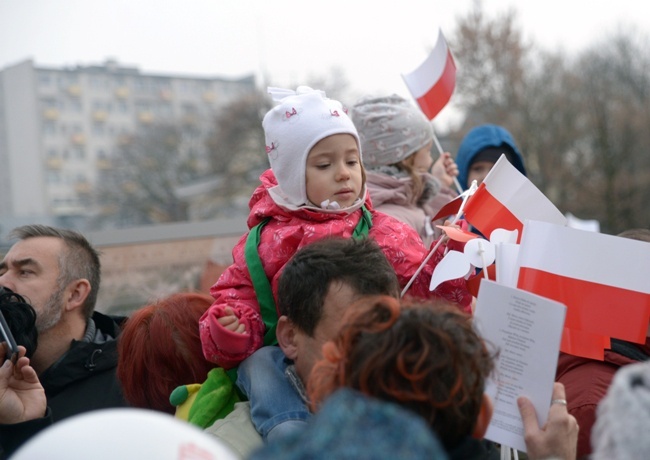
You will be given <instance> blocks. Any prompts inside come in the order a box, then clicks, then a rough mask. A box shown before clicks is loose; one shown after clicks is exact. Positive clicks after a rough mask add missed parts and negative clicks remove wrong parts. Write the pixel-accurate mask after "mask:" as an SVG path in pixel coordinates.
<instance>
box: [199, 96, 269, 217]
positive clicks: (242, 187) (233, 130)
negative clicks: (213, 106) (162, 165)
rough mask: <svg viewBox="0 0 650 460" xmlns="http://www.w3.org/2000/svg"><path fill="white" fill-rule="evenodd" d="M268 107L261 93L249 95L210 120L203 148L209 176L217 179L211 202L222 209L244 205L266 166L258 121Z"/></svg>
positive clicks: (267, 162) (266, 161)
mask: <svg viewBox="0 0 650 460" xmlns="http://www.w3.org/2000/svg"><path fill="white" fill-rule="evenodd" d="M270 107H271V100H270V98H269V97H268V96H267V95H266V94H265V93H262V92H259V93H254V94H249V95H246V96H243V97H242V98H240V99H237V100H235V101H234V102H233V103H232V104H230V105H229V106H227V107H225V108H224V109H223V110H222V111H221V113H220V114H219V115H218V116H217V117H216V119H215V121H214V126H215V129H214V131H213V134H212V136H210V138H209V139H208V142H207V147H208V150H209V152H210V154H209V159H210V164H211V169H212V173H213V174H214V175H215V177H217V178H219V179H220V181H219V186H218V188H217V190H216V191H215V199H216V200H217V201H218V202H219V203H220V207H221V208H223V209H226V208H229V207H230V205H232V203H233V202H234V201H238V200H239V201H242V200H245V201H246V202H247V201H248V198H249V197H250V195H251V193H252V191H253V190H254V188H255V186H256V185H257V183H258V180H257V179H258V177H259V175H260V174H261V173H262V172H263V171H264V170H265V169H267V168H268V167H269V161H268V158H267V156H266V150H265V143H264V131H263V129H262V118H263V117H264V114H265V113H266V112H267V110H268V109H269V108H270Z"/></svg>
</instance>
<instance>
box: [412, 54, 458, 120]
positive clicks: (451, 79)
mask: <svg viewBox="0 0 650 460" xmlns="http://www.w3.org/2000/svg"><path fill="white" fill-rule="evenodd" d="M455 87H456V64H455V63H454V58H453V57H452V55H451V51H450V50H447V61H446V62H445V69H444V70H443V71H442V75H440V78H439V79H438V81H436V83H435V84H434V85H433V86H432V87H431V89H430V90H429V91H427V92H426V93H425V94H424V95H423V96H421V97H419V98H418V99H417V102H418V105H419V106H420V109H422V112H423V113H424V114H425V115H426V116H427V118H428V119H429V120H433V119H434V117H435V116H436V115H438V113H440V111H441V110H442V109H443V108H444V107H445V105H446V104H447V102H449V99H451V95H452V94H453V92H454V88H455Z"/></svg>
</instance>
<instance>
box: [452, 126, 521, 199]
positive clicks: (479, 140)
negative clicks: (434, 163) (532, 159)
mask: <svg viewBox="0 0 650 460" xmlns="http://www.w3.org/2000/svg"><path fill="white" fill-rule="evenodd" d="M502 145H507V146H508V147H510V149H512V152H513V153H514V155H513V157H512V165H513V166H514V167H515V168H517V169H518V170H519V172H521V173H522V174H523V175H526V168H525V167H524V158H523V157H522V156H521V152H519V149H518V148H517V145H516V144H515V140H514V139H513V138H512V135H511V134H510V133H509V132H508V130H506V129H505V128H502V127H501V126H497V125H491V124H485V125H480V126H476V127H474V128H472V129H471V130H470V131H469V132H468V133H467V134H466V135H465V137H464V138H463V140H462V141H461V143H460V147H459V148H458V154H457V155H456V164H457V165H458V171H459V173H458V181H459V182H460V185H461V186H462V187H463V189H467V188H468V187H467V176H468V174H469V167H470V165H471V164H472V160H473V159H474V157H475V156H476V155H477V154H478V153H479V152H481V151H482V150H484V149H486V148H488V147H501V146H502Z"/></svg>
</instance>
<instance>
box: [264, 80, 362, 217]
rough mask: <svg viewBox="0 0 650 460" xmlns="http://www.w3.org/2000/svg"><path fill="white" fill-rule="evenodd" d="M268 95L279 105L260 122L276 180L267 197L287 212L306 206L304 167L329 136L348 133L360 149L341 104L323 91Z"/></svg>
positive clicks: (306, 89) (283, 91)
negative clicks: (287, 209)
mask: <svg viewBox="0 0 650 460" xmlns="http://www.w3.org/2000/svg"><path fill="white" fill-rule="evenodd" d="M268 92H269V94H271V95H272V97H273V100H275V101H279V102H280V104H278V105H277V106H275V107H273V108H272V109H271V110H269V111H268V113H267V114H266V115H265V116H264V120H263V121H262V126H263V127H264V136H265V139H266V153H267V154H268V155H269V162H270V163H271V169H272V170H273V174H275V177H276V178H277V180H278V185H277V186H276V187H273V188H272V189H270V190H269V194H270V195H271V198H273V201H275V202H276V203H277V204H278V205H280V206H284V207H286V208H289V209H297V208H300V207H303V206H305V205H307V206H308V205H309V201H308V199H307V190H306V179H305V169H306V168H305V165H306V163H307V156H308V155H309V151H310V150H311V149H312V147H313V146H314V145H316V143H317V142H318V141H320V140H321V139H324V138H326V137H328V136H331V135H333V134H351V135H352V136H354V138H355V140H356V141H357V145H359V146H360V143H359V135H358V134H357V130H356V128H355V127H354V124H353V123H352V120H350V117H348V115H347V113H346V111H345V109H344V108H343V106H342V105H341V103H340V102H339V101H336V100H334V99H328V98H327V97H325V93H324V92H323V91H317V90H313V89H311V88H309V87H307V86H299V87H298V89H297V90H296V91H292V90H286V89H281V88H268ZM359 155H361V151H359ZM359 160H361V158H359ZM316 204H318V203H316Z"/></svg>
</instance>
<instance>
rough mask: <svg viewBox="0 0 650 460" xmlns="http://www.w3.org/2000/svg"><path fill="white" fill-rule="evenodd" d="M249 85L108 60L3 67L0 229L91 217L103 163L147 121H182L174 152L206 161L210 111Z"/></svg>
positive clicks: (249, 80)
mask: <svg viewBox="0 0 650 460" xmlns="http://www.w3.org/2000/svg"><path fill="white" fill-rule="evenodd" d="M253 91H255V79H254V76H253V75H250V76H245V77H242V78H239V79H225V78H216V77H199V76H181V75H162V74H153V73H144V72H141V71H140V70H139V69H138V68H137V67H130V66H123V65H120V64H118V62H116V61H114V60H107V61H106V62H105V63H103V64H102V65H88V66H81V65H79V66H75V67H44V66H38V65H36V64H35V63H34V62H33V61H32V60H25V61H23V62H20V63H18V64H15V65H12V66H9V67H6V68H4V69H2V70H0V226H10V225H12V224H13V223H18V222H20V221H25V220H29V221H30V222H35V221H38V222H43V223H50V224H55V225H70V224H71V223H72V222H75V221H76V220H83V219H84V218H86V217H88V216H91V215H92V214H93V213H94V212H95V211H96V209H93V204H92V200H90V196H91V195H92V192H93V190H94V188H95V186H96V185H97V183H98V178H99V176H100V174H101V173H102V170H105V169H106V168H110V167H111V161H110V160H111V157H112V156H113V155H115V153H116V151H117V150H116V149H118V148H119V146H120V143H121V142H125V141H127V140H128V138H129V137H130V136H131V135H132V134H133V133H136V132H138V129H141V128H142V127H143V126H147V125H151V124H153V123H174V124H175V125H178V126H183V129H184V130H185V131H184V139H185V142H184V144H183V148H182V151H181V152H179V155H188V156H190V157H193V158H195V159H196V160H197V161H206V156H207V151H206V148H205V140H206V138H207V136H208V135H209V134H210V133H211V130H212V129H213V124H214V122H213V120H214V116H215V115H217V114H218V113H219V111H220V110H221V109H222V108H223V107H224V106H226V105H227V104H229V103H230V102H232V101H233V100H235V99H237V98H238V97H241V96H242V95H245V94H250V93H251V92H253Z"/></svg>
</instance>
